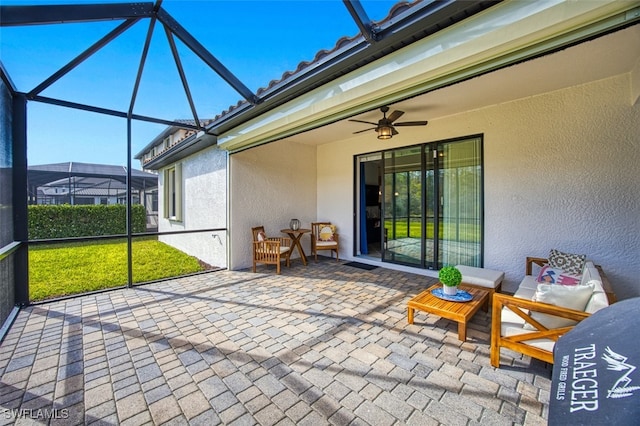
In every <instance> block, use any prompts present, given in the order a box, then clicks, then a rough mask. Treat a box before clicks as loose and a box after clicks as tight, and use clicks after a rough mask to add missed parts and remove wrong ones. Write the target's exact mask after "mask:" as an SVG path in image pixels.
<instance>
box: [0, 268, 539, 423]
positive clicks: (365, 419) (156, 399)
mask: <svg viewBox="0 0 640 426" xmlns="http://www.w3.org/2000/svg"><path fill="white" fill-rule="evenodd" d="M433 281H435V280H434V279H431V278H426V277H423V276H419V275H414V274H410V273H403V272H398V271H392V270H385V269H382V268H378V269H375V270H373V271H364V270H360V269H357V268H353V267H350V266H346V265H343V264H341V263H336V262H335V261H330V260H328V259H327V258H323V259H322V261H320V262H319V263H314V262H310V264H309V265H308V266H307V267H304V266H302V265H300V264H298V263H297V262H296V263H294V265H293V266H292V267H291V268H284V269H283V273H282V275H275V274H274V268H273V267H271V268H269V267H264V266H263V267H259V269H258V273H257V274H253V273H251V272H248V271H220V272H215V273H209V274H204V275H197V276H192V277H187V278H179V279H174V280H170V281H166V282H162V283H156V284H150V285H146V286H141V287H135V288H133V289H123V290H115V291H111V292H107V293H101V294H96V295H90V296H82V297H78V298H75V299H70V300H65V301H58V302H51V303H47V304H42V305H35V306H31V307H28V308H25V309H23V310H22V311H21V312H20V314H19V315H18V318H17V320H16V322H15V323H14V325H13V327H12V328H11V330H10V331H9V332H8V334H7V337H6V339H5V341H4V342H3V343H2V345H1V347H0V373H1V374H2V382H1V389H0V391H1V393H0V395H1V396H0V398H1V401H2V409H3V414H4V415H3V416H2V418H3V419H4V421H5V422H8V423H10V422H13V421H14V420H15V418H16V417H23V418H24V417H26V418H35V417H37V418H39V419H42V420H46V419H48V418H52V417H53V418H55V420H54V421H52V423H54V424H90V423H93V422H98V421H99V422H101V423H103V424H163V423H167V422H170V423H173V424H187V423H191V424H220V423H223V424H292V425H293V424H315V425H318V424H328V423H331V424H373V425H387V424H394V423H405V424H420V425H425V424H438V423H447V424H473V423H476V422H479V423H483V424H488V423H490V424H514V423H515V424H524V423H526V424H529V425H530V424H546V418H547V412H548V405H547V404H548V399H549V389H550V376H551V369H550V368H549V367H547V366H545V365H544V364H542V363H540V362H538V361H535V360H533V361H531V360H529V358H524V359H522V358H520V357H519V356H518V354H515V353H508V354H507V353H505V352H503V356H502V362H503V367H502V368H500V369H498V370H496V369H494V368H492V367H491V366H490V364H489V329H490V317H489V314H487V313H485V312H482V311H480V312H479V313H478V314H476V316H475V317H474V318H473V320H472V322H471V323H470V324H469V331H468V339H467V342H466V343H462V342H460V341H459V340H458V338H457V325H456V323H454V322H452V321H449V320H444V319H439V318H438V317H436V316H433V315H426V314H423V313H418V314H417V315H416V321H415V324H414V325H408V324H407V319H406V302H407V301H408V300H409V299H410V298H411V297H412V296H413V295H415V294H416V293H418V292H419V291H421V290H423V289H424V288H426V287H427V285H428V284H429V283H431V282H433ZM509 356H514V357H515V358H514V359H513V360H512V364H513V367H508V366H505V365H504V363H505V362H508V361H510V360H511V358H509Z"/></svg>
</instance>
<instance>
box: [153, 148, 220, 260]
mask: <svg viewBox="0 0 640 426" xmlns="http://www.w3.org/2000/svg"><path fill="white" fill-rule="evenodd" d="M227 156H228V153H227V151H224V150H221V149H219V148H218V147H215V146H214V147H210V148H207V149H205V150H203V151H200V152H199V153H197V154H194V155H191V156H189V157H187V158H185V159H183V160H182V161H181V164H182V179H183V188H182V202H183V220H182V221H172V220H169V219H165V218H164V217H159V218H158V229H159V231H160V232H167V231H185V230H195V229H218V228H221V229H224V228H226V227H227ZM158 178H159V180H160V191H159V192H158V204H159V207H160V214H162V206H163V203H164V193H163V190H162V189H163V188H164V182H163V180H164V176H163V173H162V171H161V172H160V174H159V176H158ZM159 239H160V241H163V242H165V243H167V244H170V245H172V246H174V247H176V248H177V249H179V250H182V251H184V252H185V253H187V254H189V255H191V256H195V257H197V258H198V259H200V260H202V261H204V262H206V263H208V264H210V265H212V266H217V267H222V268H224V267H227V233H226V232H225V231H211V232H210V231H207V232H196V233H189V234H179V235H163V236H161V237H160V238H159Z"/></svg>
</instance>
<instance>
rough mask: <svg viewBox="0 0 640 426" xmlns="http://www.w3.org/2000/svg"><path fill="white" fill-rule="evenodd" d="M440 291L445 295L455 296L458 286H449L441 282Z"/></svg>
mask: <svg viewBox="0 0 640 426" xmlns="http://www.w3.org/2000/svg"><path fill="white" fill-rule="evenodd" d="M442 292H443V293H444V294H446V295H447V296H455V295H456V294H458V286H457V285H453V286H449V285H444V284H442Z"/></svg>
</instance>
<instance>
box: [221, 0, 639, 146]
mask: <svg viewBox="0 0 640 426" xmlns="http://www.w3.org/2000/svg"><path fill="white" fill-rule="evenodd" d="M639 7H640V2H575V1H551V2H519V1H514V2H502V3H500V4H498V5H495V6H493V7H491V8H489V9H487V10H485V11H483V12H480V13H478V14H475V15H473V16H471V17H469V18H466V19H465V20H463V21H461V22H459V23H457V24H454V25H451V26H449V27H448V28H446V29H443V30H440V31H438V32H437V33H435V34H433V35H431V36H429V37H427V38H424V39H422V40H419V41H416V42H414V43H412V44H410V45H408V46H407V47H404V48H403V49H401V50H398V51H395V52H393V53H390V54H388V55H386V56H384V57H382V58H381V59H378V60H376V61H375V62H373V63H370V64H367V65H364V66H362V67H360V68H357V69H355V70H353V71H351V72H350V73H349V74H347V75H343V76H340V77H338V78H336V79H334V80H333V81H331V82H330V83H328V84H325V85H323V86H321V87H317V88H315V89H313V90H310V91H308V92H307V93H303V94H300V95H299V96H297V97H295V98H294V99H291V100H289V101H287V102H286V103H284V104H282V105H279V106H277V107H275V108H273V109H271V110H269V111H268V112H266V113H264V114H262V115H260V116H257V117H254V118H252V119H250V120H248V121H246V122H244V123H241V124H239V125H236V126H234V127H233V128H230V129H228V130H226V131H224V132H222V133H219V131H220V130H221V129H222V128H223V127H218V128H217V129H216V128H215V123H214V126H213V129H214V132H215V133H217V134H218V136H217V144H218V145H219V147H220V148H222V149H225V150H228V151H230V152H232V153H233V152H238V151H242V150H245V149H248V148H252V147H255V146H259V145H262V144H265V143H269V142H273V141H276V140H279V139H282V138H285V137H288V136H292V135H295V134H297V133H301V132H304V131H307V130H311V129H314V128H317V127H320V126H323V125H326V124H330V123H333V122H336V121H339V120H343V119H345V118H348V117H351V116H353V115H356V114H359V113H362V112H365V111H368V110H371V109H373V108H377V107H380V106H382V105H385V104H391V103H394V102H397V101H400V100H403V99H408V98H410V97H413V96H416V95H420V94H423V93H427V92H430V91H432V90H436V89H438V88H442V87H445V86H448V85H451V84H455V83H457V82H460V81H464V80H466V79H469V78H472V77H476V76H478V75H482V74H484V73H487V72H491V71H494V70H497V69H500V68H503V67H506V66H509V65H512V64H515V63H518V62H523V61H526V60H528V59H532V58H535V57H539V56H541V55H544V54H548V53H550V52H553V51H556V50H559V49H563V48H566V47H567V46H571V45H574V44H577V43H580V42H583V41H586V40H589V39H592V38H594V37H597V36H600V35H603V34H606V33H608V32H611V31H614V30H616V29H619V28H622V27H624V26H628V25H631V24H633V23H635V22H638V21H639V20H640V12H639V10H638V8H639ZM216 130H218V131H216Z"/></svg>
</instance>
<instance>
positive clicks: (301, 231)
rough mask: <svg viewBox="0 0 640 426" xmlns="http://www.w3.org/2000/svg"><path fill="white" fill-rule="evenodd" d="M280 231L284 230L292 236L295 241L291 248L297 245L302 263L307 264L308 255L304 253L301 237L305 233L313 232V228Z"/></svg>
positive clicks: (284, 232)
mask: <svg viewBox="0 0 640 426" xmlns="http://www.w3.org/2000/svg"><path fill="white" fill-rule="evenodd" d="M280 232H282V233H283V234H287V235H288V236H289V237H290V238H291V240H292V241H293V247H292V248H291V250H293V249H294V248H296V247H297V248H298V253H300V259H302V263H303V264H304V266H307V256H306V255H305V254H304V250H303V249H302V244H300V239H301V238H302V236H303V235H304V234H306V233H308V232H311V229H304V228H299V229H281V230H280Z"/></svg>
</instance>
